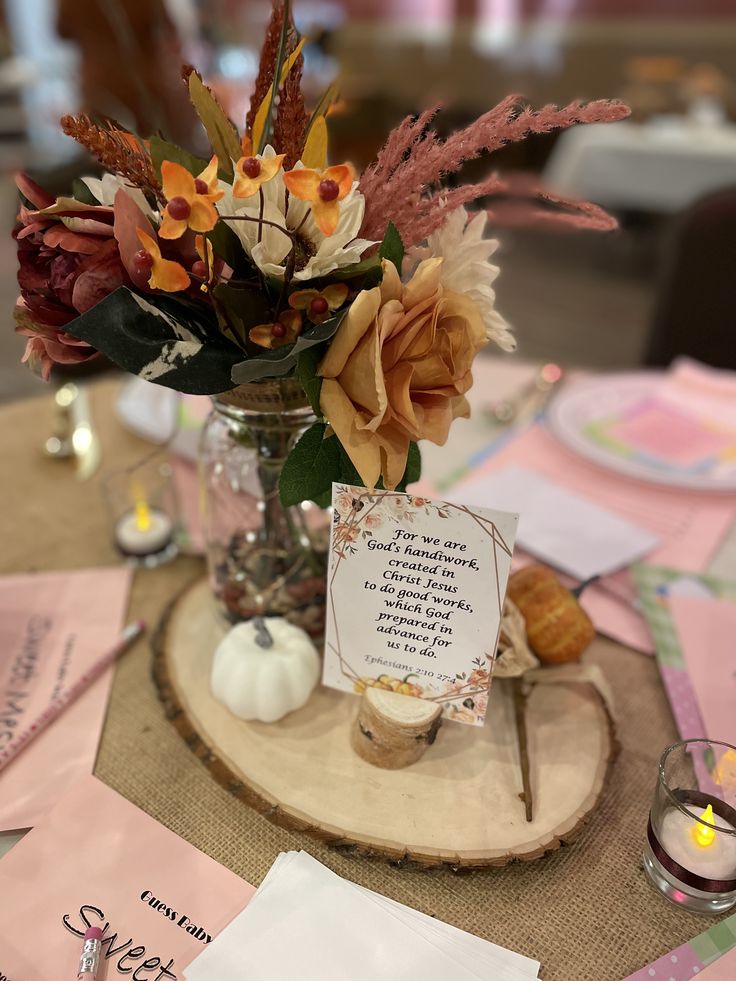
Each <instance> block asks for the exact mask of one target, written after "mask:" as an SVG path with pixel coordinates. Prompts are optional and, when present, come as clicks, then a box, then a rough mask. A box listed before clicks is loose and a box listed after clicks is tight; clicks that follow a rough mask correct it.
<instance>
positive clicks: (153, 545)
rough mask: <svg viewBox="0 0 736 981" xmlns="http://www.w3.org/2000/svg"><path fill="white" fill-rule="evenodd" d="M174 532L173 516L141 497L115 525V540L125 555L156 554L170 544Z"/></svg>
mask: <svg viewBox="0 0 736 981" xmlns="http://www.w3.org/2000/svg"><path fill="white" fill-rule="evenodd" d="M173 533H174V525H173V522H172V520H171V518H169V516H168V515H167V514H165V513H164V512H163V511H161V510H159V509H158V508H150V507H149V506H148V503H147V502H146V501H145V500H144V499H143V498H142V497H139V498H138V499H137V500H136V502H135V505H134V507H133V508H132V510H130V511H128V512H127V514H124V515H123V516H122V518H120V520H119V521H118V523H117V525H116V526H115V542H116V544H117V546H118V548H119V549H120V551H121V552H122V553H123V555H131V556H135V557H140V556H145V555H155V554H156V553H158V552H161V551H163V550H164V549H165V548H166V547H167V546H168V545H169V544H170V542H171V539H172V536H173Z"/></svg>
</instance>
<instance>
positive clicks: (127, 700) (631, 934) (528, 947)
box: [0, 381, 707, 981]
mask: <svg viewBox="0 0 736 981" xmlns="http://www.w3.org/2000/svg"><path fill="white" fill-rule="evenodd" d="M116 390H117V383H115V382H111V381H106V382H104V383H101V384H98V385H96V386H95V388H94V390H93V397H92V407H93V416H94V421H95V423H96V425H97V426H98V428H99V430H100V433H101V437H102V446H103V463H102V468H101V471H100V473H99V474H98V475H96V477H95V478H93V479H92V480H91V481H88V482H87V483H79V482H77V481H76V480H75V478H74V475H73V466H72V464H67V463H61V462H56V461H49V460H45V459H44V458H43V457H42V455H41V453H40V447H41V445H42V443H43V440H44V439H45V437H46V436H47V435H48V432H49V430H50V424H51V417H52V403H51V396H50V393H49V395H48V396H47V397H46V398H41V399H34V400H30V401H26V402H21V403H14V404H11V405H9V406H6V407H4V408H3V409H2V410H0V448H1V451H2V460H3V473H4V475H5V476H4V480H3V485H4V486H3V495H2V500H3V506H2V529H3V534H2V548H1V554H2V559H1V561H2V568H3V571H5V572H24V571H31V570H47V569H65V568H80V567H84V566H93V565H105V564H110V563H114V562H117V561H118V558H117V556H116V554H115V552H114V550H113V548H112V545H111V543H110V537H109V528H108V524H107V521H106V517H105V512H104V508H103V504H102V500H101V496H100V489H99V483H100V478H101V476H102V475H104V473H105V472H106V471H107V470H109V469H111V468H114V467H118V466H124V465H126V464H129V463H131V462H134V461H136V460H138V459H140V458H141V457H142V456H143V455H144V454H145V452H147V450H148V449H149V446H148V444H145V443H143V442H141V441H140V440H138V439H136V438H135V437H133V436H131V435H130V434H128V433H127V432H126V431H125V430H123V428H122V426H121V425H120V424H119V423H118V422H117V420H116V419H115V417H114V414H113V411H112V403H113V396H114V394H115V392H116ZM202 571H203V565H202V563H201V562H200V561H199V560H196V559H191V558H180V559H178V560H176V562H174V563H172V564H170V565H168V566H165V567H163V568H161V569H158V570H153V571H141V572H138V573H137V575H136V577H135V584H134V588H133V595H132V609H131V617H133V616H135V617H143V618H145V619H146V620H147V621H148V623H149V624H154V623H155V622H156V620H157V618H158V616H159V614H160V613H161V611H162V610H163V608H164V606H165V604H166V603H167V601H168V600H169V599H170V598H171V597H172V596H173V595H174V594H176V592H177V591H178V590H179V589H180V588H181V587H182V586H183V585H185V584H186V583H187V582H188V581H190V580H191V579H193V578H195V577H197V576H199V575H201V574H202ZM586 657H587V658H589V659H590V662H592V663H595V664H598V665H600V667H601V668H602V669H603V671H604V672H605V675H606V677H607V679H608V681H609V683H610V685H611V687H612V689H613V692H614V696H615V699H616V715H617V728H618V738H619V741H620V743H621V754H620V756H619V758H618V760H617V762H616V764H615V767H614V770H613V775H612V777H611V780H610V784H609V786H608V788H607V790H606V793H605V796H604V799H603V802H602V805H601V807H600V808H599V810H598V811H597V813H596V814H595V815H594V816H593V818H592V819H591V821H590V824H589V825H588V827H587V828H585V829H584V830H583V832H582V834H581V837H580V838H579V839H578V841H577V842H576V843H575V844H574V845H571V846H569V847H566V848H562V849H560V850H559V851H557V852H554V853H553V854H551V855H549V856H547V857H546V858H543V859H541V860H539V861H536V862H532V863H529V864H526V865H525V864H515V865H511V866H508V867H506V868H503V869H495V870H488V871H485V872H473V873H468V874H462V875H459V874H458V875H455V874H453V873H451V872H447V871H437V872H417V871H407V870H403V869H397V868H391V867H389V866H388V865H387V864H385V863H384V862H382V861H379V860H367V859H363V858H356V857H354V856H350V855H349V854H341V853H339V852H337V851H334V850H330V849H327V848H325V847H323V846H321V845H320V844H318V843H317V842H315V841H314V840H312V839H311V838H308V837H305V836H302V835H299V834H296V833H292V832H287V831H283V830H281V829H279V828H277V827H275V826H273V825H272V824H270V823H269V822H268V821H267V820H266V819H265V818H263V817H261V816H260V815H258V814H256V813H255V812H254V811H251V810H250V809H248V808H247V807H245V806H244V805H242V804H241V803H239V802H238V801H236V800H235V799H234V798H232V797H230V796H228V794H227V792H226V791H225V790H223V789H222V788H221V787H219V786H218V785H217V784H216V783H215V782H214V780H212V779H211V777H210V776H209V774H208V772H207V770H206V769H205V768H204V767H203V766H202V765H201V764H200V763H199V762H197V761H196V760H195V758H194V757H193V756H192V754H191V753H190V752H189V750H188V749H187V747H186V746H185V744H184V742H183V741H182V740H181V739H180V737H179V736H178V735H177V733H176V732H175V731H174V729H173V727H172V726H171V725H170V724H169V723H168V722H167V721H166V719H165V718H164V714H163V711H162V709H161V705H160V703H159V701H158V698H157V695H156V690H155V688H154V685H153V682H152V681H151V672H150V664H151V656H150V648H149V640H148V638H146V639H143V640H141V641H140V642H139V643H138V644H137V646H136V647H135V648H134V649H133V650H131V651H130V652H129V653H128V654H127V655H126V656H125V658H124V659H123V660H122V662H121V663H120V665H119V667H118V669H117V674H116V678H115V683H114V687H113V691H112V698H111V701H110V707H109V711H108V715H107V722H106V725H105V730H104V734H103V737H102V744H101V747H100V753H99V758H98V761H97V768H96V773H97V775H98V777H100V779H102V780H104V781H105V782H106V783H108V784H109V785H110V786H111V787H114V788H115V790H117V791H119V792H120V793H121V794H123V795H124V796H125V797H127V798H128V799H129V800H131V801H133V802H134V803H135V804H137V805H138V806H139V807H141V808H142V809H143V810H144V811H146V812H147V813H148V814H150V815H152V816H153V817H154V818H156V819H157V820H158V821H160V822H161V823H162V824H164V825H166V826H167V827H168V828H171V829H172V830H174V831H175V832H176V833H177V834H179V835H181V836H182V837H183V838H185V839H186V840H187V841H190V842H191V843H192V844H193V845H196V846H197V847H198V848H201V849H202V850H203V851H205V852H207V854H209V855H211V856H212V857H213V858H215V859H216V860H217V861H218V862H221V863H222V864H223V865H226V866H228V867H229V868H231V869H233V870H234V871H235V872H237V873H238V874H239V875H241V876H243V877H244V878H246V879H247V880H249V881H250V882H252V883H254V884H256V885H257V884H258V883H259V882H260V881H261V879H262V877H263V876H264V875H265V873H266V871H267V870H268V868H269V866H270V865H271V863H272V862H273V860H274V858H275V857H276V855H277V854H278V852H280V851H283V850H287V849H298V848H304V849H306V850H308V851H309V852H311V853H312V854H313V855H315V856H316V857H317V858H318V859H319V860H320V861H322V862H324V863H325V864H326V865H328V866H329V867H330V868H332V869H334V870H335V871H336V872H338V873H339V874H340V875H343V876H345V877H347V878H349V879H352V880H353V881H355V882H359V883H361V884H362V885H365V886H368V887H369V888H371V889H375V890H376V891H378V892H381V893H383V894H384V895H387V896H391V897H392V898H394V899H396V900H399V901H400V902H402V903H406V904H408V905H409V906H413V907H416V908H417V909H420V910H423V911H425V912H427V913H431V914H432V915H433V916H436V917H439V918H440V919H442V920H446V921H447V922H449V923H453V924H455V925H456V926H458V927H461V928H462V929H464V930H469V931H471V932H472V933H475V934H478V936H481V937H485V938H487V939H489V940H493V941H495V942H496V943H499V944H503V945H505V946H507V947H511V948H513V949H514V950H518V951H521V952H522V953H525V954H528V955H530V956H532V957H535V958H538V959H539V960H541V962H542V977H543V978H544V979H546V981H620V979H621V978H623V977H625V976H627V975H628V974H630V973H631V972H632V971H634V970H636V969H638V968H640V967H642V966H643V965H645V964H647V963H648V962H650V961H651V960H653V959H655V958H656V957H659V956H661V955H662V954H663V953H665V952H666V951H668V950H670V949H671V948H672V947H675V946H677V945H678V944H680V943H683V942H684V941H686V940H688V939H690V938H691V937H693V936H695V935H696V934H697V933H699V932H700V931H701V930H703V929H704V928H705V926H706V925H707V923H706V921H704V920H703V919H700V918H698V917H695V916H693V915H690V914H687V913H683V912H681V911H680V910H678V909H676V908H675V907H673V906H671V905H669V904H668V903H667V902H666V901H665V900H664V899H661V898H660V897H659V896H658V895H657V894H656V893H655V892H654V891H653V889H652V888H651V886H650V885H649V884H648V882H647V881H646V879H645V878H644V874H643V872H642V871H641V869H640V867H639V855H640V852H641V848H642V843H643V839H644V831H645V826H646V818H647V811H648V807H649V804H650V801H651V796H652V791H653V787H654V781H655V774H656V764H657V760H658V757H659V755H660V753H661V751H662V749H663V748H664V747H665V746H666V745H667V744H668V743H671V742H673V741H674V740H675V739H676V738H677V735H676V731H675V727H674V724H673V721H672V717H671V714H670V710H669V707H668V704H667V701H666V698H665V695H664V692H663V690H662V687H661V685H660V682H659V678H658V674H657V668H656V664H655V662H654V660H653V659H652V658H649V657H646V656H644V655H641V654H637V653H634V652H632V651H630V650H627V649H626V648H623V647H621V646H619V645H617V644H614V643H612V642H610V641H606V640H604V639H598V640H596V642H595V644H594V647H593V649H592V650H591V651H590V652H589V653H588V655H586ZM346 792H349V788H346ZM462 819H463V807H462V799H459V800H458V802H457V820H458V822H460V821H462ZM488 819H489V821H492V820H493V815H492V814H489V815H488ZM407 942H410V941H407ZM346 981H349V978H348V975H346ZM448 981H451V979H448Z"/></svg>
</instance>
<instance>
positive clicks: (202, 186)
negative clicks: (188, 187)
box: [194, 177, 210, 194]
mask: <svg viewBox="0 0 736 981" xmlns="http://www.w3.org/2000/svg"><path fill="white" fill-rule="evenodd" d="M194 190H195V191H196V192H197V194H208V193H209V190H210V189H209V187H207V184H206V183H205V182H204V181H203V180H202V178H201V177H195V179H194Z"/></svg>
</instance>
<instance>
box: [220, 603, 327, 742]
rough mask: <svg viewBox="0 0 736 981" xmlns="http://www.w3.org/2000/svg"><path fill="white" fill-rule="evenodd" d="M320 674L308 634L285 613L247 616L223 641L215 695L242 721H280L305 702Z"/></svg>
mask: <svg viewBox="0 0 736 981" xmlns="http://www.w3.org/2000/svg"><path fill="white" fill-rule="evenodd" d="M319 675H320V659H319V655H318V653H317V649H316V648H315V646H314V644H313V643H312V641H311V639H310V637H309V635H308V634H306V633H305V632H304V631H303V630H301V629H300V628H299V627H295V626H294V625H293V624H291V623H289V622H288V621H287V620H284V619H282V618H281V617H269V618H268V619H263V620H261V619H258V618H256V619H254V620H248V621H247V622H246V623H239V624H238V625H237V626H235V627H233V628H232V629H231V630H230V631H229V632H228V633H227V635H226V636H225V637H224V638H223V639H222V640H221V641H220V643H219V645H218V647H217V650H216V651H215V659H214V663H213V665H212V678H211V688H212V694H213V695H214V696H215V698H216V699H217V700H218V702H222V704H223V705H226V706H227V707H228V708H229V709H230V711H231V712H232V713H233V715H237V717H238V718H239V719H246V720H252V719H257V720H258V721H259V722H277V721H278V720H279V719H281V718H283V717H284V716H285V715H287V714H288V713H289V712H293V711H294V710H295V709H298V708H301V707H302V705H305V704H306V702H307V700H308V698H309V696H310V695H311V694H312V690H313V689H314V686H315V685H316V684H317V680H318V678H319Z"/></svg>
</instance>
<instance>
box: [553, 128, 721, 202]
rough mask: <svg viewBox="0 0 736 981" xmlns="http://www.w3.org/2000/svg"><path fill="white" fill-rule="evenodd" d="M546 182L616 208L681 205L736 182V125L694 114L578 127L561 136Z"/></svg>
mask: <svg viewBox="0 0 736 981" xmlns="http://www.w3.org/2000/svg"><path fill="white" fill-rule="evenodd" d="M544 181H545V183H546V184H548V185H549V186H551V187H554V188H556V189H558V190H560V191H563V192H565V193H566V194H571V195H574V196H575V197H579V198H585V199H587V200H591V201H595V202H596V203H598V204H601V205H604V206H605V207H608V208H632V209H633V208H636V209H644V210H647V211H664V212H673V211H679V210H681V209H682V208H685V207H687V205H689V204H691V203H692V202H693V201H695V200H697V198H699V197H702V196H703V195H704V194H707V193H709V192H711V191H716V190H719V189H720V188H722V187H728V186H736V126H734V125H731V124H722V125H718V126H702V125H701V126H698V125H696V124H695V123H692V122H689V121H688V120H686V119H662V120H657V121H653V122H648V123H645V124H641V125H640V124H637V123H631V122H628V121H626V122H620V123H613V124H610V125H603V124H597V125H593V126H576V127H574V128H573V129H570V130H567V132H565V133H563V134H562V136H561V137H560V139H559V141H558V142H557V144H556V146H555V149H554V151H553V153H552V156H551V157H550V159H549V161H548V163H547V167H546V168H545V172H544Z"/></svg>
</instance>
